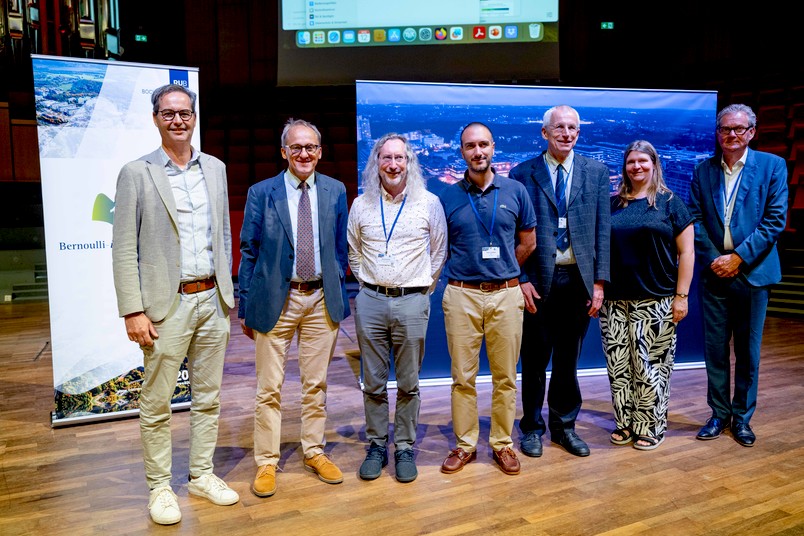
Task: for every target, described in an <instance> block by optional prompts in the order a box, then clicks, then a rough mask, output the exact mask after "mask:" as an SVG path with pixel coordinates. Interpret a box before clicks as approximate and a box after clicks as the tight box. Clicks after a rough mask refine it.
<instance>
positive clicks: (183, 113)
mask: <svg viewBox="0 0 804 536" xmlns="http://www.w3.org/2000/svg"><path fill="white" fill-rule="evenodd" d="M194 114H195V112H194V111H192V110H178V111H177V110H159V115H160V116H161V117H162V119H163V120H165V121H173V118H174V117H176V116H177V115H178V116H179V117H180V118H181V120H182V121H188V120H189V119H190V118H191V117H192V116H193V115H194Z"/></svg>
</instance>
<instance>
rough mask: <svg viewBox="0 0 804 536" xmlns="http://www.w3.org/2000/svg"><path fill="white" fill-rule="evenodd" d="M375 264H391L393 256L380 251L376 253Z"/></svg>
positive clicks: (392, 263)
mask: <svg viewBox="0 0 804 536" xmlns="http://www.w3.org/2000/svg"><path fill="white" fill-rule="evenodd" d="M377 265H378V266H393V265H394V258H393V257H392V256H391V255H386V254H383V253H380V254H379V255H377Z"/></svg>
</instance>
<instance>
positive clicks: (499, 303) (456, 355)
mask: <svg viewBox="0 0 804 536" xmlns="http://www.w3.org/2000/svg"><path fill="white" fill-rule="evenodd" d="M442 307H443V309H444V325H445V328H446V332H447V346H448V348H449V355H450V358H451V359H452V397H451V399H452V428H453V430H454V432H455V436H456V439H457V447H458V448H462V449H463V450H465V451H467V452H473V451H474V450H475V449H476V448H477V440H478V435H479V431H480V424H479V421H478V410H477V388H476V387H475V382H476V379H477V373H478V370H479V369H480V346H481V344H482V342H483V338H484V336H485V339H486V353H487V355H488V359H489V370H490V371H491V381H492V395H491V432H490V434H489V445H490V446H491V448H493V449H494V450H495V451H498V450H500V449H502V448H505V447H510V446H511V445H512V444H513V441H512V440H511V430H512V429H513V426H514V418H515V416H516V364H517V361H518V360H519V345H520V342H521V341H522V315H523V312H524V310H525V299H524V297H523V296H522V291H521V290H520V288H519V287H518V286H517V287H512V288H505V289H501V290H497V291H494V292H483V291H482V290H474V289H467V288H461V287H456V286H453V285H447V287H446V288H445V289H444V298H443V301H442Z"/></svg>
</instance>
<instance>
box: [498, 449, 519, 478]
mask: <svg viewBox="0 0 804 536" xmlns="http://www.w3.org/2000/svg"><path fill="white" fill-rule="evenodd" d="M494 461H495V462H497V465H499V466H500V469H502V472H503V473H505V474H506V475H518V474H519V469H520V466H519V460H518V459H517V458H516V454H515V453H514V451H513V450H511V449H510V448H508V447H505V448H504V449H500V450H495V451H494Z"/></svg>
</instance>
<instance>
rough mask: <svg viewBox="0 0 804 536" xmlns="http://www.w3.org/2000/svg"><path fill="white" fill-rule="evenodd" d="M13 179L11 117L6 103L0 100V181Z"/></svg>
mask: <svg viewBox="0 0 804 536" xmlns="http://www.w3.org/2000/svg"><path fill="white" fill-rule="evenodd" d="M12 180H14V167H13V161H12V158H11V119H10V118H9V114H8V103H7V102H0V181H12Z"/></svg>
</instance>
